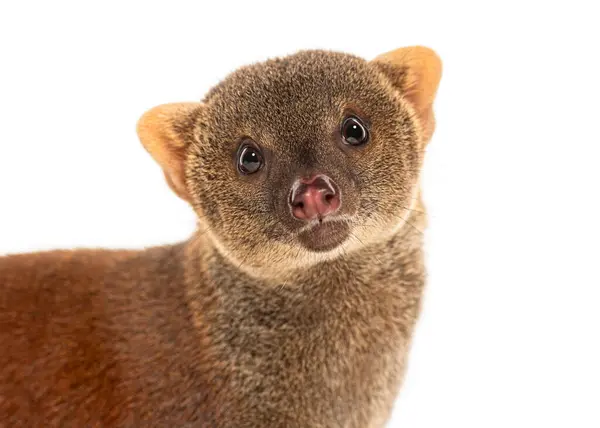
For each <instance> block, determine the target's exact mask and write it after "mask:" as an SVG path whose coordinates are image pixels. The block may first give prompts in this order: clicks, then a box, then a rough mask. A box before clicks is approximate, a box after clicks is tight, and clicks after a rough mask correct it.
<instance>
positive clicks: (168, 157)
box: [137, 103, 203, 202]
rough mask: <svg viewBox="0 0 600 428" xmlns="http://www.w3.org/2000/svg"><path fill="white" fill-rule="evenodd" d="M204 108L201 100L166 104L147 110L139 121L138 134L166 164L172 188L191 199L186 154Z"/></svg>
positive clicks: (165, 171) (163, 164)
mask: <svg viewBox="0 0 600 428" xmlns="http://www.w3.org/2000/svg"><path fill="white" fill-rule="evenodd" d="M202 109H203V105H202V104H201V103H172V104H162V105H159V106H157V107H154V108H152V109H150V110H148V111H147V112H146V113H144V114H143V115H142V117H141V118H140V119H139V121H138V123H137V134H138V137H139V139H140V141H141V142H142V144H143V146H144V147H145V148H146V150H147V151H148V152H149V153H150V155H151V156H152V157H153V158H154V160H155V161H156V162H158V164H159V165H160V166H161V167H162V169H163V172H164V174H165V178H166V180H167V183H168V184H169V187H171V189H172V190H173V191H174V192H175V193H176V194H177V195H178V196H179V197H180V198H182V199H183V200H185V201H188V202H190V195H189V192H188V190H187V186H186V177H185V157H186V153H187V149H188V147H189V145H190V143H191V142H192V140H193V129H194V123H195V121H196V120H197V118H198V116H199V114H200V113H201V111H202Z"/></svg>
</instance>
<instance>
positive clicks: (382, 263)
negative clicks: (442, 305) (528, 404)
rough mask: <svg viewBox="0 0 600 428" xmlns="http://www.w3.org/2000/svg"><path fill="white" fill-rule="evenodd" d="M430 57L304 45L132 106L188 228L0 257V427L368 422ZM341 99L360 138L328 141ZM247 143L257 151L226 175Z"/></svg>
mask: <svg viewBox="0 0 600 428" xmlns="http://www.w3.org/2000/svg"><path fill="white" fill-rule="evenodd" d="M440 70H441V68H440V62H439V59H438V58H437V56H436V55H435V54H434V53H433V52H432V51H431V50H429V49H426V48H421V47H413V48H404V49H400V50H397V51H392V52H390V53H387V54H384V55H382V56H380V57H378V58H376V59H375V60H373V61H370V62H368V61H365V60H363V59H361V58H358V57H355V56H352V55H348V54H342V53H335V52H325V51H303V52H299V53H297V54H295V55H291V56H288V57H285V58H278V59H273V60H269V61H266V62H263V63H259V64H254V65H251V66H247V67H243V68H241V69H239V70H237V71H236V72H234V73H232V74H231V75H230V76H228V77H227V78H226V79H224V80H223V81H222V82H221V83H220V84H219V85H218V86H217V87H215V88H213V89H212V90H211V91H210V92H209V93H208V94H207V95H206V97H205V99H204V100H203V102H202V103H184V104H169V105H163V106H159V107H156V108H154V109H152V110H150V111H148V112H147V113H146V114H145V115H144V116H143V117H142V118H141V120H140V122H139V124H138V133H139V135H140V139H141V141H142V143H143V144H144V147H145V148H146V149H147V150H148V151H149V153H150V154H151V155H152V157H153V158H154V159H155V160H156V161H157V162H158V163H159V164H160V165H161V166H162V167H163V170H164V172H165V177H166V179H167V182H168V183H169V185H170V186H171V188H172V189H173V190H174V191H175V192H176V194H177V195H179V196H180V197H181V198H183V199H185V200H187V201H188V202H189V203H190V205H191V206H192V207H193V209H194V210H195V211H196V213H197V214H198V219H199V220H198V231H197V232H196V233H195V234H194V235H193V236H192V237H191V238H190V239H189V240H188V241H186V242H183V243H180V244H177V245H173V246H168V247H157V248H151V249H148V250H145V251H108V250H76V251H54V252H44V253H36V254H27V255H12V256H8V257H4V258H0V343H2V346H3V348H4V349H3V351H1V352H0V426H11V427H12V426H27V427H30V426H76V427H82V426H111V427H117V426H118V427H125V426H157V427H158V426H181V427H187V426H189V427H192V426H193V427H219V428H221V427H239V428H245V427H323V428H325V427H340V428H341V427H343V428H355V427H356V428H359V427H360V428H364V427H372V428H375V427H382V426H384V425H385V422H386V421H387V419H388V417H389V413H390V410H391V407H392V404H393V401H394V399H395V397H396V395H397V393H398V390H399V387H400V384H401V380H402V377H403V373H404V371H405V366H406V358H407V353H408V350H409V347H410V338H411V335H412V332H413V328H414V325H415V322H416V320H417V317H418V313H419V308H420V302H421V296H422V292H423V286H424V282H425V269H424V266H423V254H422V231H423V229H424V227H425V225H426V224H425V222H426V220H425V214H424V209H423V206H422V204H421V203H420V195H419V190H418V181H419V171H420V168H421V166H422V161H423V153H424V150H425V146H426V144H427V142H428V141H429V138H430V137H431V134H432V132H433V128H434V121H433V113H432V103H433V98H434V95H435V91H436V89H437V85H438V82H439V78H440ZM348 115H356V116H358V117H361V118H362V119H363V121H364V122H365V123H366V125H367V127H368V130H369V135H370V141H369V143H368V144H367V145H365V146H364V147H360V148H358V147H348V146H347V145H345V144H344V143H343V141H342V138H341V135H340V123H341V122H342V121H343V119H344V117H346V116H348ZM247 139H252V141H253V142H255V143H256V144H257V145H258V146H260V148H261V150H262V152H263V153H264V160H265V163H264V167H263V168H262V169H261V170H260V171H259V172H258V173H256V174H252V175H248V176H243V175H240V174H239V171H238V170H237V168H236V159H237V158H236V156H237V154H238V151H239V146H240V144H241V142H243V141H245V140H247ZM315 173H326V174H328V175H329V176H330V177H331V178H332V179H334V180H335V182H336V183H337V184H338V186H339V188H340V190H341V194H342V205H341V210H340V213H339V215H338V216H337V217H336V218H334V219H333V220H332V221H329V220H324V221H323V222H322V223H323V224H319V225H310V224H309V225H306V224H304V223H302V222H301V221H298V220H297V219H294V218H293V217H292V216H291V215H290V211H289V206H288V203H287V198H288V194H289V190H290V188H291V187H292V185H293V182H294V180H295V179H297V178H298V177H301V176H306V175H310V174H315ZM313 226H314V228H317V227H318V228H324V230H326V231H328V234H325V235H323V236H320V237H319V236H316V237H315V235H314V234H313V232H312V230H313ZM333 235H335V239H338V240H339V241H340V242H341V244H339V245H337V244H336V245H335V248H333V249H327V250H324V251H316V250H314V249H312V248H311V247H310V245H307V244H306V242H307V240H308V241H310V240H313V241H314V240H319V239H321V240H323V239H324V240H327V239H330V238H331V236H333ZM331 239H333V238H331ZM336 242H337V241H336Z"/></svg>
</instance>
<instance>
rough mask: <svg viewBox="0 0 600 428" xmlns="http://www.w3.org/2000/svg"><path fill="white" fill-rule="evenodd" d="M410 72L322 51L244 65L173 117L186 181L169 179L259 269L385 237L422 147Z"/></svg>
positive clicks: (215, 232) (242, 260) (232, 249)
mask: <svg viewBox="0 0 600 428" xmlns="http://www.w3.org/2000/svg"><path fill="white" fill-rule="evenodd" d="M410 72H411V70H410V68H408V65H407V66H406V67H404V68H403V67H402V66H394V65H391V64H390V63H389V62H385V61H380V62H376V61H371V62H367V61H365V60H363V59H361V58H358V57H355V56H352V55H347V54H342V53H334V52H326V51H303V52H299V53H297V54H295V55H291V56H288V57H285V58H279V59H274V60H269V61H266V62H263V63H258V64H254V65H251V66H247V67H243V68H241V69H239V70H237V71H235V72H234V73H232V74H231V75H229V76H228V77H227V78H225V79H224V80H223V81H222V82H221V83H220V84H219V85H218V86H216V87H215V88H213V89H212V90H211V91H210V92H209V93H208V94H207V96H206V98H205V99H204V101H203V103H200V104H198V105H191V106H189V108H188V107H186V108H183V109H182V108H178V109H177V110H178V111H179V112H178V113H177V114H176V115H174V116H173V118H171V119H170V121H169V125H170V128H169V129H172V130H173V131H172V133H171V134H172V135H173V136H174V137H170V139H171V140H173V139H174V140H178V141H182V143H180V144H179V146H180V147H181V148H182V149H181V150H178V153H179V154H178V155H177V156H176V157H177V158H178V159H180V162H181V164H182V165H183V166H182V167H179V169H180V170H181V171H180V173H179V175H181V174H183V178H182V179H179V178H178V177H177V174H174V175H171V176H169V172H168V170H167V169H166V172H165V173H166V175H167V179H168V180H169V181H170V184H171V185H172V187H174V188H175V190H176V191H177V192H178V194H180V195H182V194H183V197H185V198H186V199H187V200H188V201H189V202H190V203H191V205H192V206H193V207H194V209H195V210H196V212H197V213H198V215H199V217H200V224H201V226H202V227H204V228H205V229H206V233H208V234H209V236H210V237H211V238H212V239H213V240H214V241H215V243H216V244H217V246H218V248H220V249H221V251H222V252H223V253H224V254H225V255H226V256H227V257H229V258H230V259H232V260H235V262H237V263H239V265H240V267H242V268H246V269H247V270H249V271H251V272H253V273H257V274H261V273H262V274H266V272H267V271H268V272H284V271H289V270H291V269H301V268H303V267H306V266H309V265H311V264H314V263H318V262H320V261H322V260H325V259H328V258H333V257H337V256H339V255H341V254H343V253H345V252H350V251H356V250H358V249H360V248H361V247H364V246H365V245H368V244H369V243H371V242H374V241H377V240H382V239H386V238H387V237H389V236H390V235H391V234H393V233H395V232H396V231H397V230H398V229H399V228H401V227H402V226H403V225H404V224H405V223H406V218H407V217H408V215H409V214H410V209H411V207H412V206H413V203H414V201H415V197H416V191H417V183H418V178H419V173H418V172H419V169H420V167H421V163H422V159H423V156H422V155H423V151H424V147H425V144H426V142H427V141H426V135H425V132H424V130H425V129H426V127H427V125H428V124H427V123H424V120H423V118H424V117H425V115H423V114H422V106H420V105H419V104H418V103H415V102H411V98H410V96H408V97H407V95H409V94H410V91H409V89H410V88H408V87H407V86H403V85H407V84H408V82H409V81H410V79H411V78H412V77H411V74H410ZM436 86H437V83H436ZM167 116H169V115H167ZM154 117H156V114H154ZM169 117H170V116H169ZM146 122H147V121H146ZM140 123H141V124H142V126H141V128H140V129H142V132H140V136H141V138H142V141H144V132H143V130H144V129H145V128H144V120H142V121H141V122H140ZM164 134H165V132H164V130H163V135H164ZM167 145H169V144H167ZM170 145H171V146H173V144H172V143H170ZM161 146H164V144H161ZM146 147H147V148H148V145H146ZM149 150H150V152H151V153H153V150H152V149H151V148H149ZM155 151H156V150H155ZM159 151H160V150H159ZM167 151H170V152H173V151H174V150H173V149H169V150H167ZM175 151H177V150H175ZM171 154H172V153H171ZM153 155H154V156H155V158H160V156H157V155H156V153H154V154H153ZM167 156H168V157H171V158H172V157H173V156H171V155H167ZM159 162H160V159H159ZM170 162H171V163H173V161H170ZM178 180H179V181H180V183H179V184H177V182H178ZM174 183H175V184H174ZM178 188H180V189H179V191H178Z"/></svg>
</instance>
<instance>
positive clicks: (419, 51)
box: [372, 46, 442, 141]
mask: <svg viewBox="0 0 600 428" xmlns="http://www.w3.org/2000/svg"><path fill="white" fill-rule="evenodd" d="M372 63H373V64H375V66H377V68H378V69H379V70H380V71H381V72H383V73H384V74H385V75H386V77H387V78H388V79H389V80H390V82H391V83H392V85H393V86H394V87H395V88H397V89H398V90H399V92H400V93H401V94H402V95H403V96H404V98H405V99H407V100H408V101H409V102H410V103H411V105H412V106H413V108H414V109H415V112H416V113H417V115H418V116H419V119H420V121H421V125H422V126H423V132H424V138H425V141H428V140H429V139H430V138H431V135H432V134H433V129H434V127H435V119H434V116H433V101H434V99H435V95H436V92H437V88H438V85H439V83H440V79H441V77H442V61H441V60H440V57H439V56H438V55H437V54H436V53H435V52H434V51H433V50H431V49H429V48H426V47H424V46H410V47H405V48H400V49H396V50H393V51H389V52H386V53H383V54H381V55H379V56H377V57H376V58H375V59H373V60H372Z"/></svg>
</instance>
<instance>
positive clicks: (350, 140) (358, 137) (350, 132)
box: [342, 116, 369, 146]
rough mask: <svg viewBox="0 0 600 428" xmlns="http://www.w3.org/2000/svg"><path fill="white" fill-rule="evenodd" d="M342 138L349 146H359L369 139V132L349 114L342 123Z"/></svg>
mask: <svg viewBox="0 0 600 428" xmlns="http://www.w3.org/2000/svg"><path fill="white" fill-rule="evenodd" d="M342 139H343V140H344V143H346V144H349V145H351V146H360V145H363V144H365V143H366V142H367V141H369V133H368V132H367V128H366V127H365V126H364V125H363V124H362V123H361V121H360V120H359V119H358V118H356V117H354V116H350V117H347V118H346V119H344V122H343V123H342Z"/></svg>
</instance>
